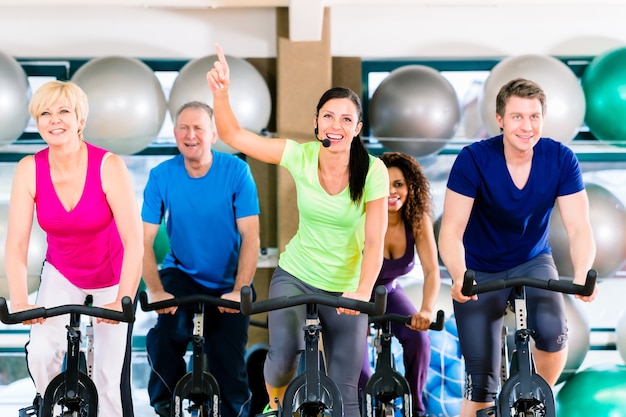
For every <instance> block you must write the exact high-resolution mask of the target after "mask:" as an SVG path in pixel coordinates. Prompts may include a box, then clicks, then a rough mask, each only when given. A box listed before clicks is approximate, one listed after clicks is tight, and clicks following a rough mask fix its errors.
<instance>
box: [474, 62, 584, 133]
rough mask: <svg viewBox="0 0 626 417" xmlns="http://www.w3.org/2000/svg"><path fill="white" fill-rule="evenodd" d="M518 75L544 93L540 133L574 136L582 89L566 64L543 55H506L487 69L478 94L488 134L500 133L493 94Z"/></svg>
mask: <svg viewBox="0 0 626 417" xmlns="http://www.w3.org/2000/svg"><path fill="white" fill-rule="evenodd" d="M519 77H522V78H526V79H529V80H531V81H534V82H536V83H537V84H539V85H540V86H541V88H542V89H543V91H544V92H545V94H546V114H545V119H544V126H543V133H542V136H544V137H550V138H552V139H555V140H558V141H560V142H563V143H569V142H570V141H571V140H572V139H574V137H575V136H576V134H577V133H578V130H579V129H580V126H581V125H582V124H583V121H584V118H585V96H584V93H583V89H582V87H581V85H580V82H579V81H578V78H577V77H576V75H575V74H574V73H573V72H572V70H571V69H569V67H568V66H567V65H565V64H564V63H563V62H561V61H559V60H558V59H556V58H554V57H551V56H547V55H520V56H514V57H508V58H505V59H503V60H502V61H500V62H499V63H498V64H496V65H495V66H494V67H493V68H492V69H491V72H490V73H489V76H488V77H487V80H486V81H485V85H484V87H483V91H482V94H481V95H480V97H479V101H480V108H481V114H482V117H483V122H484V123H485V125H486V127H487V131H488V132H489V134H490V135H491V136H495V135H498V134H500V127H499V126H498V122H497V121H496V97H497V95H498V92H499V91H500V88H501V87H502V86H503V85H504V84H506V83H507V82H509V81H511V80H513V79H515V78H519Z"/></svg>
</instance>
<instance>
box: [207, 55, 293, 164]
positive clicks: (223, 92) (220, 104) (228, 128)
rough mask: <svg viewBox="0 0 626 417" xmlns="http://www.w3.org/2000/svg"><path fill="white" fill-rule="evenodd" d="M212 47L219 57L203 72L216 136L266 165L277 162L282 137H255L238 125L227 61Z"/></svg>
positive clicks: (282, 143) (280, 153) (280, 150)
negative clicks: (211, 101)
mask: <svg viewBox="0 0 626 417" xmlns="http://www.w3.org/2000/svg"><path fill="white" fill-rule="evenodd" d="M215 48H216V52H217V56H218V59H219V60H218V61H217V62H215V65H214V68H213V69H211V70H210V71H209V72H208V73H207V82H208V84H209V87H210V88H211V91H212V92H213V111H214V114H215V126H216V128H217V133H218V136H219V137H220V139H222V141H224V143H226V144H228V145H230V146H232V147H233V148H235V149H237V150H238V151H239V152H242V153H244V154H246V155H248V156H251V157H252V158H254V159H258V160H259V161H261V162H267V163H270V164H278V163H280V160H281V158H282V155H283V150H284V149H285V140H284V139H270V138H266V137H263V136H259V135H256V134H254V133H252V132H250V131H247V130H245V129H243V128H242V127H241V126H240V125H239V122H238V121H237V117H236V116H235V113H234V112H233V110H232V108H231V106H230V101H229V96H228V89H229V87H230V72H229V68H228V63H227V62H226V57H225V56H224V52H222V48H221V47H220V46H219V45H216V47H215Z"/></svg>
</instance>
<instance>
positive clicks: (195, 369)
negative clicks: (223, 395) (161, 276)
mask: <svg viewBox="0 0 626 417" xmlns="http://www.w3.org/2000/svg"><path fill="white" fill-rule="evenodd" d="M139 302H140V304H141V309H142V310H143V311H153V310H160V309H162V308H167V307H174V306H184V305H189V304H193V305H194V318H193V322H194V326H193V335H192V336H191V344H192V357H191V364H190V366H191V370H190V371H189V372H187V373H186V374H185V375H183V376H182V377H181V378H180V379H179V380H178V382H177V383H176V386H175V387H174V392H173V395H172V402H171V406H170V409H171V415H172V416H173V417H181V416H187V415H188V416H192V417H218V416H219V415H220V389H219V386H218V384H217V381H216V380H215V377H214V376H213V375H212V374H211V373H210V372H209V371H208V370H207V363H206V354H205V352H204V307H205V305H206V304H209V305H213V306H217V307H226V308H232V309H235V310H239V303H236V302H234V301H230V300H225V299H223V298H219V297H213V296H210V295H205V294H195V295H188V296H184V297H175V298H171V299H169V300H163V301H158V302H155V303H149V302H148V294H147V293H146V292H145V291H141V292H140V293H139Z"/></svg>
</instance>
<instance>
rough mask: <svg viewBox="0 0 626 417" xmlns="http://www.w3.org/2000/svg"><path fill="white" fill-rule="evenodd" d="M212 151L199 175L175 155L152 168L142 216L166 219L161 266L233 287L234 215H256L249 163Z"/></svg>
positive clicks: (154, 220) (238, 237)
mask: <svg viewBox="0 0 626 417" xmlns="http://www.w3.org/2000/svg"><path fill="white" fill-rule="evenodd" d="M212 152H213V163H212V165H211V169H210V170H209V172H208V173H207V174H206V175H205V176H204V177H202V178H191V177H190V176H189V175H188V174H187V171H186V170H185V167H184V162H183V156H182V155H177V156H175V157H174V158H172V159H169V160H167V161H165V162H162V163H161V164H159V165H157V166H156V167H154V168H153V169H152V170H151V171H150V177H149V178H148V183H147V184H146V188H145V190H144V200H143V207H142V209H141V217H142V219H143V221H144V222H146V223H152V224H160V222H161V219H163V218H164V219H165V227H166V230H167V236H168V237H169V241H170V252H169V253H168V254H167V255H166V256H165V258H164V260H163V265H162V267H163V268H171V267H173V268H179V269H180V270H182V271H184V272H185V273H186V274H188V275H189V276H190V277H191V278H193V279H194V280H195V281H197V282H198V283H200V284H202V285H204V286H205V287H208V288H211V289H216V290H219V291H223V292H227V291H230V290H232V288H233V285H234V283H235V274H236V272H237V264H238V260H239V248H240V246H241V235H240V234H239V230H238V229H237V224H236V219H238V218H242V217H248V216H254V215H258V214H259V200H258V196H257V189H256V184H255V182H254V179H253V178H252V174H251V172H250V167H249V166H248V164H246V163H245V162H244V161H242V160H241V159H239V158H237V157H236V156H233V155H229V154H225V153H221V152H215V151H212Z"/></svg>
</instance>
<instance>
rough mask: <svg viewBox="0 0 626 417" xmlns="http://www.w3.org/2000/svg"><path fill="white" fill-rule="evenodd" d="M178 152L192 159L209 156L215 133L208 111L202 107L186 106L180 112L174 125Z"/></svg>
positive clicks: (198, 159) (215, 136) (199, 159)
mask: <svg viewBox="0 0 626 417" xmlns="http://www.w3.org/2000/svg"><path fill="white" fill-rule="evenodd" d="M174 137H175V138H176V146H177V147H178V150H179V152H180V153H181V154H182V155H183V156H184V157H185V158H186V159H189V160H192V161H201V160H202V159H203V158H206V157H210V155H211V146H212V145H213V144H214V143H215V141H216V140H217V133H216V131H215V128H214V126H213V120H212V119H211V116H210V115H209V113H207V111H206V110H204V109H202V108H196V107H188V108H185V109H184V110H182V111H181V112H180V114H179V115H178V117H177V118H176V124H175V126H174Z"/></svg>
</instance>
